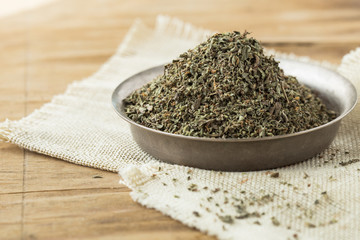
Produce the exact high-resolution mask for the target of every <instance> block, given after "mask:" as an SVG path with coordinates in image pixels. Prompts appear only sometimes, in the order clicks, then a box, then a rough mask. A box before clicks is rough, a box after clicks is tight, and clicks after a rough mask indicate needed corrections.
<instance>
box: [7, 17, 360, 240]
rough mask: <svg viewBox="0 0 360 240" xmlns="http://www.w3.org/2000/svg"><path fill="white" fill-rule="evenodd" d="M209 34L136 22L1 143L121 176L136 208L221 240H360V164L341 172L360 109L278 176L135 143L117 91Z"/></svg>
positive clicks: (351, 62)
mask: <svg viewBox="0 0 360 240" xmlns="http://www.w3.org/2000/svg"><path fill="white" fill-rule="evenodd" d="M210 33H211V32H209V31H206V30H203V29H198V28H195V27H194V26H192V25H190V24H185V23H183V22H181V21H180V20H177V19H171V18H168V17H164V16H159V17H158V18H157V22H156V27H155V29H150V28H147V27H145V26H144V25H143V24H142V23H141V22H140V21H137V22H136V23H135V24H134V26H133V27H132V28H131V30H130V31H129V33H128V35H127V36H126V38H125V40H124V42H123V44H122V45H121V46H120V47H119V49H118V51H117V52H116V54H115V55H114V56H113V57H112V58H111V59H110V60H109V61H108V62H107V63H105V64H104V65H103V67H102V68H101V69H100V70H99V71H98V72H97V73H95V74H94V75H93V76H91V77H89V78H87V79H85V80H83V81H80V82H76V83H74V84H72V85H70V86H69V88H68V90H67V91H66V93H65V94H63V95H60V96H56V97H54V99H53V100H52V101H51V103H49V104H46V105H44V106H43V107H42V108H41V109H40V110H37V111H35V112H34V113H32V114H31V115H29V116H28V117H26V118H24V119H21V120H19V121H6V122H4V123H1V124H0V139H2V140H3V141H8V142H12V143H14V144H17V145H19V146H20V147H23V148H26V149H29V150H31V151H36V152H39V153H43V154H46V155H50V156H53V157H57V158H60V159H63V160H66V161H69V162H73V163H76V164H81V165H85V166H91V167H95V168H99V169H104V170H108V171H120V174H121V176H122V179H123V180H122V181H123V182H124V183H125V184H126V185H127V186H128V187H130V188H131V189H132V190H133V191H132V193H131V196H132V198H133V199H134V200H135V201H137V202H139V203H141V204H142V205H144V206H146V207H151V208H155V209H157V210H159V211H161V212H162V213H164V214H166V215H169V216H171V217H172V218H174V219H177V220H179V221H181V222H183V223H184V224H186V225H188V226H192V227H195V228H197V229H199V230H201V231H203V232H205V233H208V234H211V235H215V236H217V237H218V238H219V239H296V238H299V239H326V240H331V239H360V162H356V160H355V161H354V162H353V163H352V164H348V165H346V164H341V163H344V162H347V161H349V160H352V159H359V158H360V149H359V146H360V128H359V124H360V108H359V107H356V109H355V110H354V111H353V112H352V113H351V114H350V115H349V116H348V117H346V118H345V119H344V121H343V122H342V125H341V128H340V131H339V134H338V135H337V137H336V139H335V141H334V142H333V143H332V145H331V147H330V148H329V149H327V150H326V151H325V152H324V153H323V154H321V155H319V156H318V157H315V158H313V159H310V160H308V161H305V162H303V163H300V164H297V165H293V166H289V167H284V168H281V169H277V170H274V171H276V172H279V174H280V176H279V177H278V178H273V177H271V173H270V172H268V171H260V172H242V173H241V172H239V173H225V172H214V171H205V170H200V169H192V168H188V167H182V166H175V165H169V164H165V163H161V162H159V161H157V160H156V159H154V158H152V157H151V156H149V155H148V154H147V153H144V152H143V151H142V150H140V149H139V147H138V146H137V145H136V144H135V142H134V141H133V140H132V137H131V134H130V131H129V127H128V125H127V123H125V122H123V121H122V120H120V119H119V117H118V116H117V115H116V114H115V112H114V111H113V109H112V106H111V102H110V96H111V93H112V91H113V89H114V88H115V87H116V86H117V85H118V84H119V83H120V82H121V81H123V80H124V79H126V78H127V77H129V76H131V75H132V74H134V73H136V72H138V71H140V70H143V69H146V68H149V67H152V66H156V65H159V64H162V63H165V62H168V61H170V60H171V59H173V58H175V57H176V56H178V54H179V53H181V52H183V51H185V50H187V49H189V48H192V47H194V46H195V45H196V44H197V43H199V42H200V41H201V40H203V39H204V38H205V37H206V36H208V35H209V34H210ZM287 57H293V56H287ZM305 61H308V59H305ZM359 69H360V49H357V50H356V51H354V52H352V53H350V54H349V55H348V56H345V57H344V61H343V62H342V64H341V66H340V67H339V72H340V73H341V74H343V75H344V76H346V77H348V78H349V79H350V80H351V81H353V82H354V83H355V84H356V85H357V86H359V83H360V73H359ZM343 165H346V166H343ZM274 171H271V172H274ZM189 189H190V190H189ZM239 205H241V208H240V207H238V206H239ZM254 212H256V213H258V214H259V215H257V214H256V213H254ZM246 213H249V214H250V216H247V215H246ZM236 216H238V217H239V216H242V217H243V218H242V219H235V218H234V217H236ZM232 219H233V222H232V223H231V220H232Z"/></svg>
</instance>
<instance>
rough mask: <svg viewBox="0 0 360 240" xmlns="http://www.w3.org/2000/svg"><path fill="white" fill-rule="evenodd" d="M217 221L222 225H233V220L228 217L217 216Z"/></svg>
mask: <svg viewBox="0 0 360 240" xmlns="http://www.w3.org/2000/svg"><path fill="white" fill-rule="evenodd" d="M219 219H220V220H221V221H223V222H224V223H228V224H232V223H234V219H233V218H232V216H230V215H225V216H219Z"/></svg>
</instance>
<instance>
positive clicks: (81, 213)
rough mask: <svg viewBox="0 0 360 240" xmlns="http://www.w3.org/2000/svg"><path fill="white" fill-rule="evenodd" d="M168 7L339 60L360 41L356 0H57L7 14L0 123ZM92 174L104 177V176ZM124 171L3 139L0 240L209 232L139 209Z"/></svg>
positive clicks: (91, 65) (1, 45)
mask: <svg viewBox="0 0 360 240" xmlns="http://www.w3.org/2000/svg"><path fill="white" fill-rule="evenodd" d="M157 14H167V15H170V16H175V17H178V18H180V19H182V20H185V21H188V22H191V23H193V24H195V25H197V26H201V27H204V28H209V29H212V30H217V31H231V30H240V31H243V30H245V29H246V30H248V31H250V32H252V33H253V35H254V36H255V37H257V38H258V39H259V40H261V41H262V42H263V43H264V44H265V46H267V47H269V48H275V49H276V50H279V51H283V52H293V53H295V54H298V55H307V56H310V57H312V58H314V59H317V60H326V61H329V62H332V63H335V64H336V63H340V60H341V58H342V56H343V55H344V54H346V53H348V52H349V51H350V50H351V49H354V48H355V47H358V46H360V1H359V0H319V1H313V0H301V1H300V0H294V1H282V0H272V1H268V0H243V1H238V0H226V1H213V0H199V1H194V0H182V1H169V0H153V1H145V0H138V1H135V0H60V1H54V2H52V3H50V4H48V5H44V6H41V7H38V8H36V9H33V10H30V11H28V12H23V13H19V14H16V15H11V16H8V17H4V18H0V51H1V54H0V70H1V71H0V121H3V120H5V118H9V119H12V120H16V119H20V118H22V117H24V116H26V115H28V114H29V113H31V112H32V111H33V110H35V109H37V108H39V107H40V106H41V105H43V104H44V103H46V102H49V101H50V100H51V98H52V96H54V95H56V94H60V93H62V92H64V90H65V89H66V86H67V85H68V84H69V83H71V82H73V81H75V80H80V79H82V78H85V77H87V76H89V75H91V74H92V73H93V72H95V71H96V70H97V69H98V68H99V67H100V66H101V64H102V63H104V62H105V61H106V60H107V59H108V58H109V57H110V56H111V55H112V54H113V53H114V51H115V49H116V47H117V46H118V44H119V43H120V42H121V41H122V39H123V37H124V35H125V34H126V32H127V30H128V29H129V27H130V26H131V24H132V23H133V21H134V20H135V19H136V18H141V19H143V21H144V22H145V23H146V24H148V25H149V26H153V24H154V20H155V17H156V15H157ZM95 176H101V178H97V177H95ZM118 181H119V177H118V175H117V174H114V173H108V172H104V171H100V170H95V169H91V168H87V167H81V166H76V165H73V164H70V163H67V162H63V161H60V160H57V159H54V158H50V157H46V156H42V155H39V154H35V153H32V152H29V151H24V150H22V149H20V148H18V147H16V146H14V145H10V144H7V143H1V144H0V239H75V238H76V239H97V238H103V239H115V238H121V239H147V240H148V239H211V237H208V236H206V235H204V234H201V233H200V232H198V231H196V230H194V229H191V228H188V227H186V226H184V225H182V224H181V223H179V222H177V221H174V220H172V219H170V218H169V217H166V216H163V215H162V214H160V213H158V212H156V211H154V210H150V209H146V208H143V207H141V206H140V205H138V204H136V203H134V202H133V201H132V200H131V198H130V196H129V189H127V188H126V187H125V186H123V185H119V184H118Z"/></svg>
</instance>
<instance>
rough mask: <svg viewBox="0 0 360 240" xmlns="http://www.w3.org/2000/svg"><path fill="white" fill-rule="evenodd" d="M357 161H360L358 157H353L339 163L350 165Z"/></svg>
mask: <svg viewBox="0 0 360 240" xmlns="http://www.w3.org/2000/svg"><path fill="white" fill-rule="evenodd" d="M357 162H360V159H358V158H354V159H351V160H349V161H346V162H340V163H339V164H340V165H341V166H343V167H344V166H347V165H350V164H353V163H357Z"/></svg>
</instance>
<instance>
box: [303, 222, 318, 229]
mask: <svg viewBox="0 0 360 240" xmlns="http://www.w3.org/2000/svg"><path fill="white" fill-rule="evenodd" d="M305 227H308V228H316V225H315V224H313V223H310V222H305Z"/></svg>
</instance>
